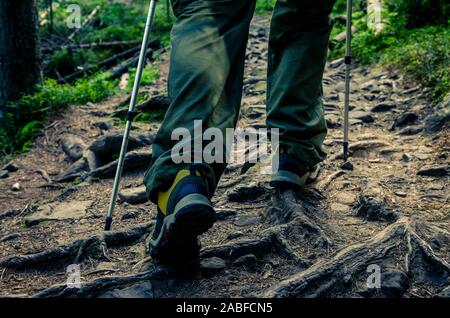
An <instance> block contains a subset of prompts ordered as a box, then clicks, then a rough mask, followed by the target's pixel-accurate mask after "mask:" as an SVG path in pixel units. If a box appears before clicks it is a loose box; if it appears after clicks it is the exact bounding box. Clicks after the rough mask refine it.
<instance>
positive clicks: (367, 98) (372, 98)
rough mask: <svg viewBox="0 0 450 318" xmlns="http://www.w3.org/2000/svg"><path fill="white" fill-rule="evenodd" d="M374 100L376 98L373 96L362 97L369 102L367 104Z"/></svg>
mask: <svg viewBox="0 0 450 318" xmlns="http://www.w3.org/2000/svg"><path fill="white" fill-rule="evenodd" d="M375 98H376V96H375V95H374V94H365V95H364V99H365V100H367V101H369V102H372V101H374V100H375Z"/></svg>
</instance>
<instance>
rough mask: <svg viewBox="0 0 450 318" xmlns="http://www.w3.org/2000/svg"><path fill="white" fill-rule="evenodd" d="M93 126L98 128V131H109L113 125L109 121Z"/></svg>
mask: <svg viewBox="0 0 450 318" xmlns="http://www.w3.org/2000/svg"><path fill="white" fill-rule="evenodd" d="M93 126H94V127H97V128H99V129H100V130H109V129H111V128H112V127H113V124H112V122H110V121H100V122H98V123H94V124H93Z"/></svg>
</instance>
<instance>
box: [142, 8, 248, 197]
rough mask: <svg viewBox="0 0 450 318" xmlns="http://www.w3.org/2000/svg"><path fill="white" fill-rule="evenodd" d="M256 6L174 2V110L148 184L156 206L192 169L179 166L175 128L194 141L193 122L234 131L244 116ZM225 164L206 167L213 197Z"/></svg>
mask: <svg viewBox="0 0 450 318" xmlns="http://www.w3.org/2000/svg"><path fill="white" fill-rule="evenodd" d="M254 6H255V1H254V0H251V1H235V0H221V1H214V0H190V1H188V0H174V1H173V8H174V12H175V15H176V17H177V19H176V22H175V25H174V26H173V29H172V32H171V38H172V52H171V64H170V71H169V79H168V82H169V84H168V86H169V87H168V89H169V97H170V99H171V104H170V107H169V109H168V110H167V113H166V115H165V117H164V121H163V122H162V124H161V127H160V129H159V131H158V133H157V136H156V138H155V140H154V142H153V146H152V151H153V158H154V159H153V160H152V164H151V166H150V168H149V169H148V171H147V173H146V175H145V178H144V183H145V184H146V187H147V191H148V193H149V196H150V199H151V200H152V201H153V202H155V196H156V193H157V192H158V191H165V190H167V189H168V188H169V187H170V186H171V184H172V182H173V180H174V178H175V175H176V174H177V172H178V171H179V170H180V169H184V168H186V166H188V164H174V162H173V160H172V158H171V150H172V147H173V146H174V145H175V144H176V143H177V140H171V139H172V138H171V136H172V133H173V131H174V130H175V129H176V128H186V129H187V130H189V132H190V134H191V136H194V120H200V121H201V122H202V126H203V131H204V130H205V129H207V128H209V127H217V128H219V129H220V130H221V131H222V133H223V134H224V135H225V129H226V128H231V127H234V126H235V124H236V121H237V116H238V112H239V107H240V102H241V94H242V80H243V68H244V61H245V49H246V45H247V39H248V29H249V24H250V20H251V18H252V15H253V11H254ZM224 168H225V164H211V165H206V164H205V165H201V170H202V171H204V173H205V174H206V177H207V181H208V185H209V190H210V193H212V192H213V191H214V189H215V187H216V182H217V181H218V179H219V177H220V175H221V174H222V172H223V170H224Z"/></svg>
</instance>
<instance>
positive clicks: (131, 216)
mask: <svg viewBox="0 0 450 318" xmlns="http://www.w3.org/2000/svg"><path fill="white" fill-rule="evenodd" d="M136 216H137V213H136V211H133V210H131V211H126V212H125V213H124V214H122V220H130V219H135V218H136Z"/></svg>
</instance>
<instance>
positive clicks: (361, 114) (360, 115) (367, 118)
mask: <svg viewBox="0 0 450 318" xmlns="http://www.w3.org/2000/svg"><path fill="white" fill-rule="evenodd" d="M350 115H351V116H352V117H353V118H355V119H359V120H361V121H362V122H363V123H365V124H370V123H373V122H374V121H375V120H374V118H373V116H372V115H371V114H370V113H368V112H365V111H362V110H357V111H354V112H351V113H350Z"/></svg>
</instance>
